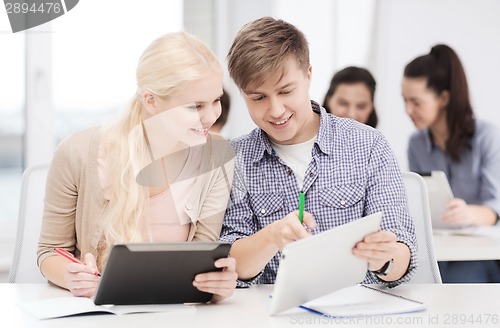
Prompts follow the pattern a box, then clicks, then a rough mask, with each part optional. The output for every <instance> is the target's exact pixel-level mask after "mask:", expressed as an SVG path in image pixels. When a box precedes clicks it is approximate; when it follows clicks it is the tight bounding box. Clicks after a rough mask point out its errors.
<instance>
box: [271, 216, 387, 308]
mask: <svg viewBox="0 0 500 328" xmlns="http://www.w3.org/2000/svg"><path fill="white" fill-rule="evenodd" d="M381 220H382V212H378V213H374V214H372V215H368V216H365V217H363V218H360V219H358V220H355V221H352V222H349V223H346V224H343V225H341V226H338V227H335V228H333V229H330V230H327V231H323V232H321V233H319V234H317V235H314V236H311V237H308V238H305V239H301V240H298V241H295V242H293V243H290V244H287V245H286V246H285V247H284V248H283V251H282V253H281V259H280V262H279V267H278V274H277V276H276V282H275V284H274V290H273V295H272V298H271V315H275V314H278V313H280V312H282V311H285V310H288V309H290V308H292V307H295V306H298V305H301V304H303V303H305V302H308V301H312V300H313V299H315V298H318V297H320V296H323V295H326V294H329V293H331V292H333V291H335V290H338V289H341V288H344V287H348V286H354V285H356V284H358V283H360V282H362V281H363V280H364V278H365V275H366V271H367V269H368V265H367V263H366V262H365V261H363V260H361V259H359V258H357V257H355V256H354V255H353V254H352V248H353V247H354V245H356V243H357V242H359V241H361V240H362V239H363V238H364V237H365V236H366V235H368V234H371V233H374V232H377V231H378V228H379V227H380V221H381Z"/></svg>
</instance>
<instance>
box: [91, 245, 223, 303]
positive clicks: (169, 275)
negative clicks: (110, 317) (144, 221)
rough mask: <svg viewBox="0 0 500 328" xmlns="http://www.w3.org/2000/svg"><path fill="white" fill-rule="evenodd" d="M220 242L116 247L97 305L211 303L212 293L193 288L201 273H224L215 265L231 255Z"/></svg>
mask: <svg viewBox="0 0 500 328" xmlns="http://www.w3.org/2000/svg"><path fill="white" fill-rule="evenodd" d="M230 246H231V245H230V244H227V243H220V242H189V243H159V244H150V243H137V244H118V245H114V246H113V247H112V249H111V251H110V253H109V257H108V262H107V264H106V267H105V268H104V271H103V272H102V276H101V282H100V284H99V287H98V289H97V293H96V296H95V299H94V303H95V304H97V305H102V304H114V305H132V304H177V303H199V302H202V303H204V302H208V301H209V300H210V299H211V298H212V294H209V293H205V292H201V291H199V290H198V289H196V287H194V286H193V280H194V277H195V276H196V275H197V274H198V273H204V272H209V271H217V270H221V269H218V268H216V267H215V266H214V262H215V261H216V260H217V259H219V258H223V257H227V256H228V254H229V249H230Z"/></svg>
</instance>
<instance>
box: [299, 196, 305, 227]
mask: <svg viewBox="0 0 500 328" xmlns="http://www.w3.org/2000/svg"><path fill="white" fill-rule="evenodd" d="M305 203H306V196H305V195H304V192H303V191H301V192H299V221H300V223H302V221H303V220H304V205H305Z"/></svg>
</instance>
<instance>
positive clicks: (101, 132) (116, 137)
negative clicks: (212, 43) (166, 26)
mask: <svg viewBox="0 0 500 328" xmlns="http://www.w3.org/2000/svg"><path fill="white" fill-rule="evenodd" d="M222 76H223V75H222V68H221V65H220V63H219V62H218V61H217V59H216V57H215V56H214V55H213V53H212V52H211V51H210V50H209V48H208V47H207V46H206V45H205V44H203V43H202V42H201V41H199V40H197V39H196V38H194V37H193V36H190V35H189V34H187V33H183V32H179V33H170V34H166V35H164V36H162V37H160V38H158V39H156V40H155V41H153V42H152V43H151V44H150V45H149V46H148V47H147V48H146V49H145V51H144V53H143V54H142V56H141V58H140V60H139V63H138V66H137V71H136V78H137V92H136V95H135V96H134V98H133V100H132V102H131V104H130V106H129V108H128V111H127V113H126V115H125V116H124V117H123V118H122V119H120V120H119V121H117V122H115V123H113V124H111V125H109V126H103V127H99V128H92V129H88V130H85V131H82V132H78V133H75V134H73V135H72V136H70V137H68V138H67V139H66V140H64V141H63V142H62V143H61V144H60V145H59V147H58V148H57V150H56V153H55V155H54V158H53V160H52V163H51V167H50V170H49V173H48V178H47V188H46V195H45V209H44V216H43V223H42V230H41V235H40V241H39V249H38V264H39V266H40V269H41V272H42V274H43V275H44V276H45V277H47V279H48V280H50V281H51V282H53V283H54V284H56V285H58V286H61V287H63V288H66V289H69V290H70V291H71V292H72V293H73V295H75V296H86V297H91V296H93V295H94V294H95V292H96V287H97V285H98V282H99V279H100V278H99V277H97V276H96V275H94V274H93V273H94V272H95V271H96V270H99V271H101V270H102V269H103V267H104V265H105V262H106V256H107V253H108V251H109V249H110V247H111V246H112V245H113V244H115V243H118V242H120V243H123V242H172V241H213V240H217V239H218V237H219V232H220V229H221V225H222V219H223V216H224V211H225V208H226V205H227V200H228V197H229V190H230V185H231V181H232V176H233V168H234V161H233V160H232V159H231V158H232V157H231V154H232V149H231V146H230V145H229V143H227V142H224V140H223V139H222V138H221V137H218V136H214V135H211V134H209V133H208V129H209V128H210V127H211V126H212V124H213V123H214V122H215V120H216V119H217V117H218V116H219V115H220V111H221V109H220V102H219V100H220V97H221V96H222ZM146 122H153V123H155V124H156V127H160V129H157V130H156V131H153V130H151V129H149V131H148V129H147V128H146V126H145V123H146ZM216 143H217V145H215V144H216ZM153 146H154V147H158V146H159V147H160V148H161V150H162V151H163V152H164V154H165V156H162V157H159V158H158V159H157V160H156V158H153V159H155V161H153V162H152V158H151V156H150V154H154V153H158V152H157V150H156V148H154V147H153ZM228 155H229V156H228ZM153 157H154V156H153ZM158 168H159V170H157V169H158ZM145 171H146V172H147V173H146V175H148V174H150V175H151V176H152V177H159V178H160V179H159V180H157V181H153V182H158V181H159V183H157V184H155V185H154V186H153V185H147V183H146V185H139V184H138V183H137V182H136V179H139V177H141V179H143V180H144V181H147V180H148V179H147V177H145V176H144V175H145V174H144V172H145ZM141 172H142V173H141ZM139 173H141V174H142V175H141V174H139ZM151 176H150V178H151ZM150 180H151V179H150ZM55 248H63V249H65V250H68V251H70V252H72V253H73V254H74V255H75V256H76V257H77V258H79V259H81V261H82V262H85V264H77V263H71V262H70V261H69V260H67V259H65V258H64V257H61V256H58V255H57V254H56V253H55V252H54V249H55ZM130 265H131V266H133V265H134V263H130ZM215 266H216V267H219V268H223V271H222V272H213V273H204V274H199V275H197V276H196V277H195V279H194V282H193V284H194V286H196V287H197V288H198V289H199V290H200V291H204V292H208V293H213V294H214V297H213V301H219V300H221V299H223V298H226V297H228V296H230V295H231V294H232V293H233V290H234V288H235V285H236V273H235V260H234V259H232V258H221V259H218V260H217V261H215Z"/></svg>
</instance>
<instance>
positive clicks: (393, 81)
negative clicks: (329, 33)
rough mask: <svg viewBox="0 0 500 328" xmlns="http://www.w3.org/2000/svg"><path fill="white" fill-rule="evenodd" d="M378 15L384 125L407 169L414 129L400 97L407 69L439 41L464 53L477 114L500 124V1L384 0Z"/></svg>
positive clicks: (378, 64)
mask: <svg viewBox="0 0 500 328" xmlns="http://www.w3.org/2000/svg"><path fill="white" fill-rule="evenodd" d="M377 16H378V18H377V20H378V23H377V30H378V31H377V33H376V42H374V59H375V60H374V67H373V71H374V74H375V76H376V78H377V82H378V85H377V87H378V90H377V99H376V103H377V106H378V107H377V109H378V110H379V112H380V114H381V115H380V116H381V120H380V121H381V124H380V130H381V131H382V132H383V133H384V135H385V136H386V137H387V138H388V139H389V141H390V143H391V144H392V146H393V148H394V150H395V152H396V155H397V157H398V159H399V161H400V163H401V165H402V167H403V168H405V169H406V168H407V159H406V145H407V140H408V138H409V136H410V134H411V133H412V132H413V131H414V130H415V129H414V127H413V124H412V123H411V121H410V119H409V118H408V117H407V115H406V113H405V111H404V103H403V100H402V97H401V81H402V74H403V69H404V66H405V65H406V64H407V63H409V62H410V61H411V60H413V59H414V58H415V57H417V56H420V55H423V54H426V53H428V52H429V51H430V48H431V47H432V46H433V45H435V44H437V43H446V44H448V45H449V46H451V47H452V48H454V49H455V51H456V52H457V53H458V55H459V56H460V58H461V60H462V64H463V66H464V69H465V73H466V74H467V77H468V82H469V89H470V94H471V97H472V104H473V108H474V110H475V113H476V116H477V117H478V118H481V119H486V120H489V121H493V122H495V123H496V124H497V125H498V126H499V127H500V110H498V106H499V105H498V100H497V94H498V87H499V82H498V79H499V77H500V60H499V58H500V42H499V36H500V34H499V31H500V20H499V19H498V18H499V17H500V1H497V0H481V1H473V0H439V1H436V0H418V1H413V0H412V1H400V0H383V1H379V8H378V14H377ZM499 142H500V140H499Z"/></svg>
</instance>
